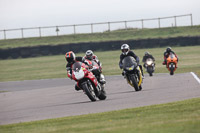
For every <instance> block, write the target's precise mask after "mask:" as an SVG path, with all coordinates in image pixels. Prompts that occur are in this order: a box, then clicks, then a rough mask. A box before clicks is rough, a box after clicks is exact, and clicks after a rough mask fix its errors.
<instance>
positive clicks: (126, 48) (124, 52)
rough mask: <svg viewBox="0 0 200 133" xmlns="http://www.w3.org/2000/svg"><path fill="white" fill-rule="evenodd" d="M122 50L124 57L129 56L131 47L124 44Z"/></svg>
mask: <svg viewBox="0 0 200 133" xmlns="http://www.w3.org/2000/svg"><path fill="white" fill-rule="evenodd" d="M121 50H122V54H123V55H127V54H128V52H129V50H130V48H129V45H128V44H123V45H122V46H121Z"/></svg>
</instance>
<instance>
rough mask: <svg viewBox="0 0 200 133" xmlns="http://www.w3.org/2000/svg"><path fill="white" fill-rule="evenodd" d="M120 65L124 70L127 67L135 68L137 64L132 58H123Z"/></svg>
mask: <svg viewBox="0 0 200 133" xmlns="http://www.w3.org/2000/svg"><path fill="white" fill-rule="evenodd" d="M122 63H123V69H126V68H127V67H132V66H137V63H136V61H135V59H134V58H133V57H132V56H127V57H125V58H124V59H123V60H122Z"/></svg>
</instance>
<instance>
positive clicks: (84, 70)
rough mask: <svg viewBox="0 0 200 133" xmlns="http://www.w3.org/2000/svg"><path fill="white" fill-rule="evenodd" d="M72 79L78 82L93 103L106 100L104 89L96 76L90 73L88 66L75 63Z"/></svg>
mask: <svg viewBox="0 0 200 133" xmlns="http://www.w3.org/2000/svg"><path fill="white" fill-rule="evenodd" d="M72 79H73V80H75V81H76V82H77V86H78V87H79V88H81V89H82V90H83V91H84V92H85V94H86V95H87V96H88V98H89V99H90V100H91V101H96V100H97V98H98V99H100V100H105V99H106V92H105V90H104V87H103V86H102V85H101V84H100V83H99V82H98V80H97V79H96V77H95V75H94V74H93V73H92V72H91V71H90V69H89V68H88V66H87V65H86V64H84V63H82V62H75V63H74V64H73V65H72Z"/></svg>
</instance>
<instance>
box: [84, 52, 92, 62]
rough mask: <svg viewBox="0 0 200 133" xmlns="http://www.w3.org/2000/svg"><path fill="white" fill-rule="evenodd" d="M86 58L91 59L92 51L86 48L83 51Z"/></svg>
mask: <svg viewBox="0 0 200 133" xmlns="http://www.w3.org/2000/svg"><path fill="white" fill-rule="evenodd" d="M85 56H86V59H89V60H92V56H93V52H92V50H87V51H86V53H85Z"/></svg>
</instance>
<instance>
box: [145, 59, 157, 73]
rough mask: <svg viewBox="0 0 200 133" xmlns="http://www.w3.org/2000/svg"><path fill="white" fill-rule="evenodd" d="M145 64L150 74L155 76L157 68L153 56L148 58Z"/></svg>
mask: <svg viewBox="0 0 200 133" xmlns="http://www.w3.org/2000/svg"><path fill="white" fill-rule="evenodd" d="M144 66H145V68H146V72H148V73H149V76H153V72H154V70H155V63H154V61H153V59H152V58H147V59H146V61H145V63H144Z"/></svg>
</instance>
